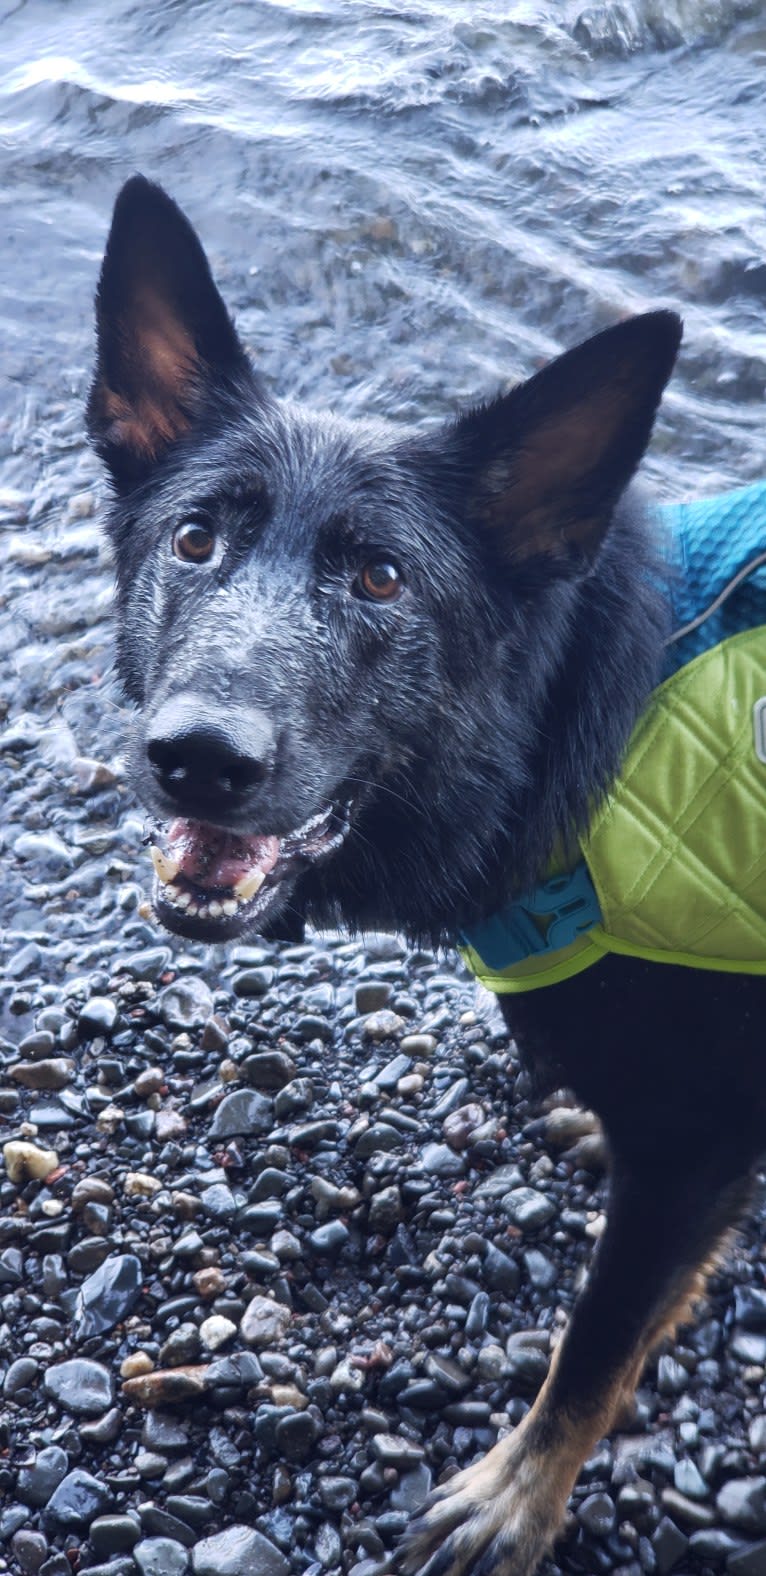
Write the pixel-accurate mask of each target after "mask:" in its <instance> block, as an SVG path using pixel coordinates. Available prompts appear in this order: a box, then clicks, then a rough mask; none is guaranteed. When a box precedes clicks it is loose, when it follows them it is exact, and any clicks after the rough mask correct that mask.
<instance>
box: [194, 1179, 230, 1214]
mask: <svg viewBox="0 0 766 1576" xmlns="http://www.w3.org/2000/svg"><path fill="white" fill-rule="evenodd" d="M200 1203H201V1205H202V1208H203V1209H204V1211H205V1214H206V1215H212V1217H213V1219H214V1220H226V1219H228V1217H229V1216H231V1215H236V1213H237V1208H238V1205H237V1201H236V1199H235V1197H234V1194H233V1193H232V1191H231V1188H230V1187H227V1186H226V1183H225V1182H214V1183H213V1186H212V1187H208V1188H205V1191H204V1193H201V1194H200Z"/></svg>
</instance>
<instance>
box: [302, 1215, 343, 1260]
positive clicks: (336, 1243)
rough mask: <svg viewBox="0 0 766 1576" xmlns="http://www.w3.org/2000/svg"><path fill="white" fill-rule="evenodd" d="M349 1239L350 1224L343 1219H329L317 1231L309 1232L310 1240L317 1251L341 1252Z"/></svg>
mask: <svg viewBox="0 0 766 1576" xmlns="http://www.w3.org/2000/svg"><path fill="white" fill-rule="evenodd" d="M348 1239H349V1230H348V1226H344V1224H343V1222H342V1221H341V1220H328V1221H327V1223H326V1224H325V1225H324V1226H317V1228H316V1230H315V1231H312V1232H310V1233H309V1239H308V1240H309V1242H310V1244H311V1247H312V1248H313V1249H314V1252H315V1253H328V1254H336V1253H340V1251H341V1248H344V1247H345V1245H346V1243H347V1242H348Z"/></svg>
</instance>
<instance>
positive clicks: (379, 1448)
mask: <svg viewBox="0 0 766 1576" xmlns="http://www.w3.org/2000/svg"><path fill="white" fill-rule="evenodd" d="M371 1444H372V1450H373V1454H374V1455H375V1457H376V1459H377V1460H378V1461H379V1462H380V1464H381V1466H383V1467H398V1468H399V1470H400V1471H401V1472H407V1471H412V1469H413V1468H414V1467H418V1466H420V1463H421V1461H422V1460H423V1457H424V1455H425V1451H424V1449H423V1446H422V1445H416V1444H413V1442H412V1440H410V1439H403V1438H402V1437H401V1436H400V1435H399V1434H373V1436H372V1441H371Z"/></svg>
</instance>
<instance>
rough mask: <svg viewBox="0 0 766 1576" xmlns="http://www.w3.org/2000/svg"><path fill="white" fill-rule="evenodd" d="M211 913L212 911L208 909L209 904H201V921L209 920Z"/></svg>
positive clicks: (199, 909) (199, 912)
mask: <svg viewBox="0 0 766 1576" xmlns="http://www.w3.org/2000/svg"><path fill="white" fill-rule="evenodd" d="M209 912H210V910H209V909H208V906H207V903H200V905H199V908H198V909H197V913H198V914H199V917H200V919H207V916H208V914H209Z"/></svg>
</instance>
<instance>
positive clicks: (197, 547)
mask: <svg viewBox="0 0 766 1576" xmlns="http://www.w3.org/2000/svg"><path fill="white" fill-rule="evenodd" d="M214 547H215V537H214V535H213V533H212V531H209V530H208V528H207V526H206V525H201V524H200V522H199V520H186V521H185V523H184V524H183V525H178V526H176V529H175V531H174V532H173V552H174V553H175V555H176V558H181V559H182V560H183V561H184V563H187V564H204V562H205V559H206V558H209V557H210V554H211V553H212V551H213V548H214Z"/></svg>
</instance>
